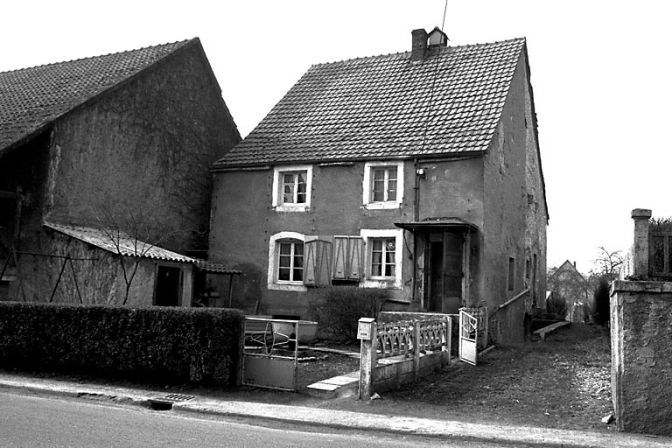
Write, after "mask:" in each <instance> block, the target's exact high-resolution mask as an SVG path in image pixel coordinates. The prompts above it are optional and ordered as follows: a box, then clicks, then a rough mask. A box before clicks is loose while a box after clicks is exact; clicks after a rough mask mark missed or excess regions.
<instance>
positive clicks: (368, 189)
mask: <svg viewBox="0 0 672 448" xmlns="http://www.w3.org/2000/svg"><path fill="white" fill-rule="evenodd" d="M381 167H390V168H394V167H396V168H397V198H396V199H395V200H393V201H378V202H374V201H373V185H372V181H373V175H372V172H373V169H374V168H381ZM362 191H363V193H364V194H363V198H362V202H363V203H364V208H366V209H367V210H384V209H395V208H401V203H402V201H403V198H404V162H403V161H387V162H382V161H380V162H366V164H364V181H363V182H362Z"/></svg>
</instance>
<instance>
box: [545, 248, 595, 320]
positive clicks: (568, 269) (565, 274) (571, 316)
mask: <svg viewBox="0 0 672 448" xmlns="http://www.w3.org/2000/svg"><path fill="white" fill-rule="evenodd" d="M547 283H548V289H549V291H550V293H551V296H552V297H553V298H554V299H556V300H562V301H564V303H565V304H566V305H567V314H566V315H565V316H564V317H565V318H566V319H567V320H569V321H571V322H583V321H584V320H585V317H586V307H588V306H590V304H591V302H592V299H591V295H590V289H591V288H590V284H589V283H588V280H586V278H585V277H584V276H583V275H582V274H581V273H580V272H579V271H578V270H577V269H576V263H571V262H570V261H569V260H567V261H565V262H564V263H563V264H562V265H561V266H560V267H559V268H558V269H556V270H555V272H553V274H551V276H550V277H549V278H548V280H547Z"/></svg>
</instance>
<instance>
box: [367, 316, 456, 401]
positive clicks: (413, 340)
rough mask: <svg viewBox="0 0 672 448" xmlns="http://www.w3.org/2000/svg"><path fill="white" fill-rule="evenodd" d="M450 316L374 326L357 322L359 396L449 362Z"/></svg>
mask: <svg viewBox="0 0 672 448" xmlns="http://www.w3.org/2000/svg"><path fill="white" fill-rule="evenodd" d="M451 337H452V318H451V315H443V316H441V317H438V316H437V317H432V318H427V319H421V320H410V321H408V320H402V321H396V322H381V323H377V322H375V321H374V320H373V319H368V318H362V319H360V321H359V331H358V338H359V339H361V340H362V345H361V347H362V348H361V369H360V381H359V397H360V398H363V399H368V398H369V397H370V396H371V395H372V394H373V393H374V392H383V391H385V390H388V389H391V388H395V387H398V386H399V385H401V384H403V383H406V382H410V381H413V380H416V379H418V378H419V377H421V376H423V375H426V374H428V373H430V372H432V371H434V370H438V369H440V368H442V367H444V366H445V365H447V364H449V363H450V344H451Z"/></svg>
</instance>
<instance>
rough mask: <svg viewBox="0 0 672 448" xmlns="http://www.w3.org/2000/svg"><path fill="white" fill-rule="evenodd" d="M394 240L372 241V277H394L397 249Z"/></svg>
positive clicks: (377, 239) (375, 239)
mask: <svg viewBox="0 0 672 448" xmlns="http://www.w3.org/2000/svg"><path fill="white" fill-rule="evenodd" d="M395 244H396V242H395V239H394V238H372V239H371V277H372V278H373V277H388V278H389V277H394V267H395V255H396V252H395V251H396V247H395Z"/></svg>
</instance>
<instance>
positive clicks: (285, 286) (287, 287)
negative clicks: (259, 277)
mask: <svg viewBox="0 0 672 448" xmlns="http://www.w3.org/2000/svg"><path fill="white" fill-rule="evenodd" d="M268 289H270V290H273V291H308V288H307V287H306V285H304V284H303V283H269V284H268Z"/></svg>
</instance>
